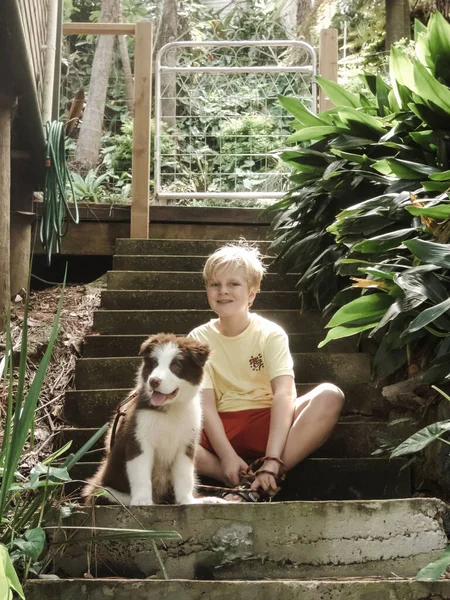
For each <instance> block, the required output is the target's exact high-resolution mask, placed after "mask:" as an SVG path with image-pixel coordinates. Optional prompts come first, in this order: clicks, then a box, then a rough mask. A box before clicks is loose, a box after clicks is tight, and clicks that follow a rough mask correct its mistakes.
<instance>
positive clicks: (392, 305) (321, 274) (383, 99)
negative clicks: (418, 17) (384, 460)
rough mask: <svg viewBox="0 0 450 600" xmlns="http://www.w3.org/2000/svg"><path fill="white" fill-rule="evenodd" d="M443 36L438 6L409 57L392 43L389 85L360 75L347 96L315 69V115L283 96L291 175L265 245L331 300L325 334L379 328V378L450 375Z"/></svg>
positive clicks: (304, 284) (448, 33)
mask: <svg viewBox="0 0 450 600" xmlns="http://www.w3.org/2000/svg"><path fill="white" fill-rule="evenodd" d="M448 39H450V25H449V24H448V23H446V21H445V20H444V19H443V18H442V17H441V16H440V15H439V14H438V13H436V14H435V15H434V16H433V17H432V19H431V20H430V23H429V25H428V28H425V27H424V26H423V25H421V24H417V29H416V56H417V57H416V58H414V59H413V60H410V59H409V58H408V57H407V56H406V55H405V54H404V53H403V52H402V51H401V50H399V49H398V48H393V49H392V51H391V55H390V76H391V85H388V84H386V83H385V82H384V81H383V80H382V79H381V77H380V76H374V75H371V74H364V76H363V77H364V81H365V92H364V93H360V94H353V93H351V92H348V91H347V90H346V89H344V88H342V87H341V86H339V85H337V84H334V83H332V82H327V81H324V80H322V79H320V78H319V83H320V85H321V86H322V88H323V89H324V90H325V93H326V94H327V95H328V96H329V97H330V99H331V101H332V102H333V103H334V104H335V105H336V108H334V109H332V110H330V111H327V112H325V113H321V114H320V115H317V116H316V115H313V114H312V113H311V112H309V111H308V110H307V109H306V108H305V107H304V106H302V105H301V103H300V102H298V101H296V100H295V99H292V98H282V99H281V102H282V104H283V106H284V107H285V108H286V109H287V110H289V112H291V114H293V116H294V117H295V119H296V120H295V122H294V128H295V129H296V131H295V133H294V134H293V135H291V137H290V138H289V139H288V142H297V143H298V145H297V147H295V148H290V149H286V150H285V151H284V152H283V153H282V155H281V157H282V159H283V160H285V162H287V163H288V164H289V165H291V167H293V175H292V177H291V182H292V185H291V189H290V191H289V193H288V195H287V196H286V197H285V198H283V200H282V201H281V202H279V203H278V204H277V205H275V206H274V207H273V209H272V210H273V211H274V212H276V213H277V214H276V217H275V220H274V226H273V230H274V235H275V241H274V243H273V244H272V248H271V249H272V251H275V252H277V254H278V257H277V264H278V265H279V267H280V268H282V269H283V270H284V271H287V270H292V271H295V272H299V273H300V274H301V278H300V281H299V287H300V289H301V290H302V291H306V290H309V291H312V292H313V294H314V296H315V298H316V300H317V302H318V303H319V304H323V303H326V302H330V300H331V306H330V307H334V308H336V307H339V310H338V312H337V313H336V314H335V315H334V317H333V318H332V319H331V321H330V322H329V323H328V326H327V327H328V328H329V329H330V332H329V334H328V336H327V338H326V340H325V341H324V342H323V343H327V342H328V341H330V340H331V339H337V338H340V337H344V336H349V335H355V334H359V333H361V332H363V331H368V332H369V331H370V335H371V336H374V335H377V332H379V331H382V333H383V337H382V341H381V344H380V346H379V348H378V352H377V355H376V358H375V375H376V377H377V378H378V379H380V378H383V377H386V376H387V375H390V374H391V373H393V372H395V371H397V370H398V369H399V368H400V367H402V365H404V364H405V362H408V365H409V372H410V374H411V368H412V366H413V365H412V363H414V365H415V368H414V370H415V371H418V372H419V374H418V375H417V376H416V378H417V381H418V382H421V383H430V382H433V381H439V380H442V379H444V378H445V377H447V376H448V373H449V368H448V361H449V359H450V319H449V317H448V316H447V314H446V313H447V311H448V309H449V303H450V300H449V289H450V286H449V281H450V280H449V273H448V270H449V268H450V256H449V251H448V245H447V242H448V239H449V237H450V225H449V216H450V204H449V196H448V194H447V190H448V189H450V171H447V170H446V169H447V165H448V156H449V152H450V145H449V138H448V130H449V129H450V88H449V87H448V84H450V71H449V69H448V64H450V45H449V44H448ZM355 201H356V203H355ZM335 274H337V275H338V276H339V277H336V276H335ZM348 276H350V277H351V278H352V279H353V283H352V284H350V285H349V282H348ZM323 343H322V345H323Z"/></svg>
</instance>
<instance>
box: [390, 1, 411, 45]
mask: <svg viewBox="0 0 450 600" xmlns="http://www.w3.org/2000/svg"><path fill="white" fill-rule="evenodd" d="M385 6H386V50H390V48H391V46H392V44H393V43H394V42H397V41H398V40H401V39H402V38H408V39H409V38H410V37H411V24H410V9H409V0H385Z"/></svg>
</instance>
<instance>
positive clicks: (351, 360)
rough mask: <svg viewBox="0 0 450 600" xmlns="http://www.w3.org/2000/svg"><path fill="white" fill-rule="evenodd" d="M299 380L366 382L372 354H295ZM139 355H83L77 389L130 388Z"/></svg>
mask: <svg viewBox="0 0 450 600" xmlns="http://www.w3.org/2000/svg"><path fill="white" fill-rule="evenodd" d="M293 358H294V371H295V377H296V381H297V382H298V383H321V382H324V381H331V382H333V383H336V385H343V384H345V383H365V382H368V381H369V379H370V357H369V356H368V355H367V354H320V353H318V352H317V353H315V354H314V353H306V354H293ZM141 362H142V359H141V358H140V357H138V356H130V357H119V358H111V357H110V358H81V359H79V360H77V363H76V368H75V387H76V389H78V390H89V389H105V388H108V389H109V388H128V387H132V386H133V385H134V381H135V378H136V370H137V368H138V367H139V365H140V364H141Z"/></svg>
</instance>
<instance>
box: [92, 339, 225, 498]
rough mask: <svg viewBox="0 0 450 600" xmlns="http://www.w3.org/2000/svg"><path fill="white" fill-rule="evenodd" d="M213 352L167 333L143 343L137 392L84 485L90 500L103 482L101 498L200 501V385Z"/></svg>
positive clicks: (133, 394) (201, 345) (134, 391)
mask: <svg viewBox="0 0 450 600" xmlns="http://www.w3.org/2000/svg"><path fill="white" fill-rule="evenodd" d="M209 353H210V350H209V347H208V346H207V345H205V344H201V343H199V342H196V341H194V340H190V339H188V338H177V337H176V336H174V335H167V334H158V335H155V336H152V337H150V338H149V339H148V340H146V341H145V342H144V343H143V344H142V346H141V349H140V354H141V355H142V356H143V363H142V365H141V367H140V369H139V371H138V376H137V384H136V388H135V389H134V390H133V392H132V396H134V397H133V399H132V400H131V401H130V402H129V403H128V404H127V407H126V413H125V416H122V417H121V419H120V421H119V426H118V428H117V430H116V432H115V436H114V440H113V444H112V446H111V447H110V441H111V432H112V427H111V428H110V432H109V435H108V436H107V439H106V445H107V448H110V449H109V450H107V452H106V456H105V458H104V459H103V462H102V464H101V465H100V467H99V469H98V471H97V473H96V474H95V475H94V476H93V477H92V478H91V479H90V480H89V481H88V484H87V485H86V486H85V487H84V489H83V491H82V496H83V497H84V498H85V499H86V501H87V502H88V503H92V502H93V501H94V494H96V493H97V492H98V491H99V489H100V488H104V490H105V491H104V494H103V496H100V497H98V498H96V500H97V501H98V500H100V499H101V500H105V499H106V500H108V501H111V502H113V503H117V502H120V503H122V504H125V505H149V504H164V503H169V504H174V503H175V504H191V503H193V502H199V501H200V500H196V499H194V488H195V475H194V452H195V446H196V443H197V441H198V437H199V434H200V429H201V404H200V397H199V390H200V385H201V382H202V377H203V367H204V365H205V363H206V361H207V359H208V356H209ZM101 500H100V501H101ZM205 500H206V499H202V500H201V501H205ZM206 501H208V500H206ZM219 502H220V500H219Z"/></svg>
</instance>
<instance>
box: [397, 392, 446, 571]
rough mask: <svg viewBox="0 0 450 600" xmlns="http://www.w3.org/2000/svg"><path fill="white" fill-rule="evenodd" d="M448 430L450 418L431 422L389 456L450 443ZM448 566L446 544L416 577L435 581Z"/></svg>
mask: <svg viewBox="0 0 450 600" xmlns="http://www.w3.org/2000/svg"><path fill="white" fill-rule="evenodd" d="M432 387H433V388H434V389H435V390H437V391H438V392H439V393H440V395H441V396H442V397H443V398H445V399H446V400H449V401H450V396H448V394H446V393H445V392H443V391H442V390H440V389H439V388H437V387H436V386H432ZM449 431H450V420H446V421H438V422H437V423H432V424H431V425H428V426H427V427H424V428H423V429H421V430H420V431H418V432H417V433H414V434H413V435H412V436H410V437H409V438H408V439H406V440H405V441H404V442H402V443H401V444H400V445H399V446H397V448H395V449H394V450H393V451H392V453H391V458H395V457H398V456H405V455H408V454H415V453H417V452H421V451H422V450H424V449H425V448H426V447H427V446H428V445H429V444H431V443H432V442H434V441H436V440H439V441H440V442H442V443H444V444H447V445H450V442H449V441H448V440H446V439H444V438H443V437H442V435H445V434H448V432H449ZM449 566H450V546H447V548H446V549H445V550H444V552H443V554H442V555H441V556H440V557H439V558H438V559H437V560H436V561H433V562H431V563H429V564H428V565H426V566H425V567H424V568H423V569H421V570H420V571H419V572H418V573H417V575H416V579H419V580H420V581H437V580H438V579H439V577H441V575H443V574H444V573H445V571H446V570H447V568H448V567H449Z"/></svg>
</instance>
